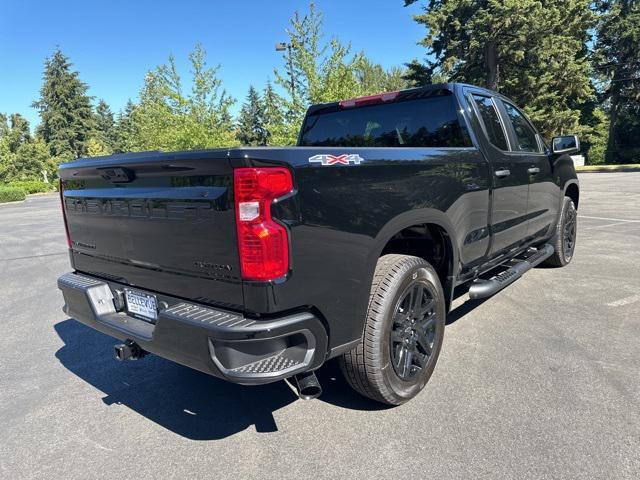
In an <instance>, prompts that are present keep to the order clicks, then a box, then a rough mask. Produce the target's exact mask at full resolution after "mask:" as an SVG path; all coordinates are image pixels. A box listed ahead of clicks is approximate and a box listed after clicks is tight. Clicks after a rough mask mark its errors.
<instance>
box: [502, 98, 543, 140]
mask: <svg viewBox="0 0 640 480" xmlns="http://www.w3.org/2000/svg"><path fill="white" fill-rule="evenodd" d="M503 103H504V108H505V110H506V111H507V115H508V116H509V119H510V120H511V124H512V125H513V130H514V131H515V134H516V140H517V141H518V145H517V147H518V149H519V150H520V151H522V152H539V151H540V147H539V146H538V140H537V138H536V132H535V131H534V130H533V128H531V125H529V122H528V121H527V119H526V118H524V116H523V115H522V114H521V113H520V112H519V111H518V109H517V108H516V107H514V106H513V105H511V104H509V103H506V102H503Z"/></svg>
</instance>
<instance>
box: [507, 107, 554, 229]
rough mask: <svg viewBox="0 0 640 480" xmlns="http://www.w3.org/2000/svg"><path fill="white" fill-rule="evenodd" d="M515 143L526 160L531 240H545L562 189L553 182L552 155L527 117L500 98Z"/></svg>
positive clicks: (517, 154)
mask: <svg viewBox="0 0 640 480" xmlns="http://www.w3.org/2000/svg"><path fill="white" fill-rule="evenodd" d="M499 103H500V104H501V107H502V111H503V112H504V119H505V123H506V125H507V130H508V133H509V136H510V138H511V144H512V146H513V148H512V150H513V152H512V154H511V155H512V156H513V157H518V158H520V161H521V162H524V163H525V167H526V174H527V180H528V183H529V196H528V201H527V218H528V228H527V237H529V240H531V241H534V240H536V239H542V238H544V237H545V236H546V234H547V232H548V231H549V227H550V226H551V224H552V223H553V222H554V221H555V218H556V213H557V211H558V205H559V204H560V197H559V195H560V188H559V187H558V186H557V185H556V184H555V182H554V181H553V172H552V169H551V162H550V161H549V156H548V155H547V154H546V153H545V146H544V143H543V141H542V138H541V137H540V135H539V134H538V133H537V132H536V131H535V129H534V127H533V125H531V123H530V122H529V120H528V119H527V118H526V116H525V115H524V114H523V113H522V112H521V111H520V110H519V109H518V108H517V107H516V106H515V105H513V104H512V103H509V102H508V101H506V100H499Z"/></svg>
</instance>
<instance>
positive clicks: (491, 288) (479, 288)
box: [469, 244, 553, 300]
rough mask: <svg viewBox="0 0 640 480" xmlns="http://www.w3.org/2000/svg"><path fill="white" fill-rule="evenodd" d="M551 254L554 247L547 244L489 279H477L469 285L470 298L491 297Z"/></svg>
mask: <svg viewBox="0 0 640 480" xmlns="http://www.w3.org/2000/svg"><path fill="white" fill-rule="evenodd" d="M551 255H553V247H552V246H551V245H549V244H547V245H545V246H544V247H542V248H540V249H539V250H538V251H536V252H535V253H534V254H533V255H530V256H529V257H527V258H526V259H524V260H516V261H517V262H518V263H516V264H515V265H513V266H512V267H509V268H508V269H507V270H505V271H504V272H502V273H500V274H499V275H496V276H495V277H491V278H490V279H489V280H481V279H478V280H475V281H474V282H473V283H472V284H471V287H469V298H471V299H472V300H477V299H479V298H486V297H490V296H491V295H493V294H494V293H497V292H499V291H500V290H502V289H503V288H504V287H506V286H508V285H511V284H512V283H513V282H515V281H516V280H518V279H519V278H520V277H522V275H524V274H525V273H527V272H528V271H529V270H531V269H532V268H533V267H535V266H536V265H538V264H539V263H541V262H543V261H544V260H546V259H547V258H549V257H550V256H551Z"/></svg>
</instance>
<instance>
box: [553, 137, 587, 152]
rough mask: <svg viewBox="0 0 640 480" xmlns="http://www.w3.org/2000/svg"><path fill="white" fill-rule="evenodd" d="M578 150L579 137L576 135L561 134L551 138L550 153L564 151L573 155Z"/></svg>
mask: <svg viewBox="0 0 640 480" xmlns="http://www.w3.org/2000/svg"><path fill="white" fill-rule="evenodd" d="M579 151H580V139H578V136H577V135H563V136H561V137H553V139H552V140H551V153H566V154H568V155H573V154H574V153H578V152H579Z"/></svg>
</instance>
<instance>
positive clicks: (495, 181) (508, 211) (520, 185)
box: [469, 90, 529, 257]
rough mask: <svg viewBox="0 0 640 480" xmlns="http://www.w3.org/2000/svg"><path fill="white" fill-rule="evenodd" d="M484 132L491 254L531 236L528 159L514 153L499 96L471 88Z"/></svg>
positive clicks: (471, 96) (512, 246) (516, 244)
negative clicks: (489, 185)
mask: <svg viewBox="0 0 640 480" xmlns="http://www.w3.org/2000/svg"><path fill="white" fill-rule="evenodd" d="M469 95H470V100H471V103H472V104H473V106H474V108H475V110H476V116H477V118H478V119H480V123H481V126H482V130H483V133H484V135H479V137H483V138H479V141H481V142H482V143H483V150H484V152H485V153H486V155H487V157H488V160H489V162H490V164H491V169H490V172H491V175H492V185H493V191H492V201H491V214H490V229H491V233H492V242H491V250H490V252H489V255H490V256H491V257H495V256H498V255H500V254H502V253H505V252H507V251H509V250H510V249H512V248H514V247H517V246H518V245H519V244H520V243H521V242H522V241H523V240H524V238H525V237H526V236H527V196H528V191H529V177H528V173H527V167H528V165H529V163H528V160H527V159H526V158H524V157H522V156H521V155H513V154H512V152H511V151H510V150H511V144H510V138H509V135H508V132H507V128H506V126H505V124H504V121H503V118H504V117H502V116H501V115H500V114H499V109H500V107H499V105H498V104H497V103H496V99H495V98H494V97H492V96H490V95H488V94H487V93H485V92H483V91H474V90H470V91H469Z"/></svg>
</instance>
